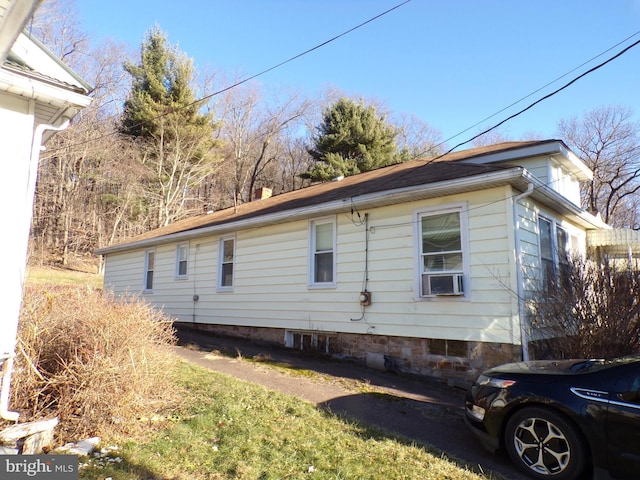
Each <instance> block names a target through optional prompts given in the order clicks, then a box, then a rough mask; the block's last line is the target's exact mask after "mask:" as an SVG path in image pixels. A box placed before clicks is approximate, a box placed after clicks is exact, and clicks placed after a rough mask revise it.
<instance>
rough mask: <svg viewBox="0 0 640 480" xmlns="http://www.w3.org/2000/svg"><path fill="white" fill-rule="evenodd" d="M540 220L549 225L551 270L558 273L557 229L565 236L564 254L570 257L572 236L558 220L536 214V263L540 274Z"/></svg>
mask: <svg viewBox="0 0 640 480" xmlns="http://www.w3.org/2000/svg"><path fill="white" fill-rule="evenodd" d="M540 219H542V220H545V221H546V222H549V223H550V224H551V250H552V252H551V260H553V268H554V269H555V271H556V272H558V271H559V268H560V259H559V258H558V229H562V230H564V232H565V233H566V235H567V244H566V245H565V250H566V252H567V253H568V254H569V255H571V254H572V253H575V252H573V250H572V246H571V242H572V238H573V237H572V235H571V231H570V230H569V228H568V227H567V225H565V224H563V222H562V221H560V220H558V219H557V218H554V217H552V216H551V215H545V214H543V213H538V216H537V218H536V231H537V234H538V262H539V267H538V268H540V271H541V272H542V268H543V265H542V242H541V241H540ZM540 278H541V279H542V275H540Z"/></svg>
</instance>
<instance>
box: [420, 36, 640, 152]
mask: <svg viewBox="0 0 640 480" xmlns="http://www.w3.org/2000/svg"><path fill="white" fill-rule="evenodd" d="M638 44H640V40H638V41H636V42H634V43H632V44H631V45H629V46H628V47H626V48H624V49H622V50H621V51H620V52H618V53H617V54H615V55H614V56H613V57H610V58H608V59H607V60H605V61H604V62H602V63H600V64H598V65H596V66H595V67H593V68H590V69H589V70H587V71H586V72H584V73H582V74H580V75H578V76H577V77H575V78H574V79H573V80H571V81H569V82H567V83H565V84H564V85H563V86H562V87H560V88H558V89H556V90H554V91H553V92H551V93H549V94H547V95H545V96H544V97H541V98H539V99H538V100H536V101H535V102H533V103H531V104H529V105H527V106H526V107H525V108H523V109H522V110H520V111H518V112H516V113H514V114H513V115H510V116H508V117H507V118H505V119H504V120H502V121H500V122H498V123H496V124H495V125H493V126H492V127H489V128H487V129H486V130H484V131H482V132H480V133H478V134H477V135H474V136H473V137H471V138H470V139H468V140H465V141H464V142H460V143H458V144H457V145H456V146H454V147H452V148H450V149H449V150H447V151H446V152H445V153H443V154H441V155H438V156H437V157H435V158H433V159H432V161H435V160H437V159H439V158H442V157H444V156H445V155H447V154H449V153H451V152H453V151H454V150H455V149H457V148H458V147H461V146H462V145H466V144H467V143H470V142H473V141H474V140H475V139H476V138H478V137H481V136H482V135H485V134H486V133H489V132H490V131H492V130H495V129H496V128H498V127H499V126H501V125H503V124H505V123H506V122H508V121H509V120H512V119H514V118H515V117H517V116H519V115H522V114H523V113H524V112H526V111H527V110H530V109H531V108H533V107H534V106H536V105H537V104H539V103H540V102H543V101H545V100H547V99H548V98H551V97H553V96H554V95H556V94H557V93H559V92H561V91H562V90H564V89H565V88H568V87H569V86H571V85H573V84H574V83H576V82H577V81H578V80H580V79H581V78H583V77H586V76H587V75H589V74H590V73H593V72H595V71H596V70H598V69H600V68H602V67H604V66H605V65H606V64H608V63H610V62H612V61H613V60H615V59H616V58H618V57H620V56H622V55H624V54H625V53H627V52H628V51H629V50H631V49H632V48H633V47H635V46H637V45H638Z"/></svg>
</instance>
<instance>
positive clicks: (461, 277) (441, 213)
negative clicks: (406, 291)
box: [417, 207, 468, 297]
mask: <svg viewBox="0 0 640 480" xmlns="http://www.w3.org/2000/svg"><path fill="white" fill-rule="evenodd" d="M417 217H418V218H417V229H418V232H417V233H418V243H419V267H418V268H419V273H420V275H419V281H418V283H419V291H420V296H421V297H438V296H464V295H465V292H466V291H467V290H468V286H467V285H465V278H466V275H465V274H466V265H465V262H466V260H465V258H466V252H465V249H466V214H465V213H464V211H463V209H462V207H456V208H452V209H447V210H437V211H428V212H420V213H418V215H417Z"/></svg>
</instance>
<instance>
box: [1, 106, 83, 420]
mask: <svg viewBox="0 0 640 480" xmlns="http://www.w3.org/2000/svg"><path fill="white" fill-rule="evenodd" d="M63 118H64V121H63V122H62V123H61V124H60V125H57V126H56V125H52V124H44V123H42V124H40V125H37V126H36V128H35V129H34V131H33V140H32V142H31V156H30V158H29V166H28V167H29V172H28V176H27V185H26V188H27V196H29V195H31V199H30V200H29V198H26V205H31V208H33V194H34V191H35V183H36V177H37V173H38V159H39V158H40V149H41V147H42V136H43V134H44V132H45V131H46V130H53V131H54V132H59V131H61V130H65V129H66V128H67V127H68V126H69V123H70V122H71V119H70V118H69V117H63ZM30 219H31V215H30V214H29V223H31V222H30ZM28 228H29V225H27V229H28ZM27 235H28V234H27ZM27 248H28V247H27V246H25V253H26V249H27ZM25 261H26V255H25ZM22 268H23V269H24V266H23V267H22ZM22 280H24V277H23V279H22ZM23 287H24V285H21V286H20V288H21V291H22V288H23ZM19 303H21V301H20V302H19ZM18 312H19V310H18ZM18 321H19V314H18V318H16V319H15V322H16V323H15V327H16V328H15V331H14V332H15V333H14V335H15V337H16V342H17V330H18ZM14 349H15V346H14ZM0 355H2V357H1V358H0V360H1V361H2V378H1V379H0V417H1V418H3V419H5V420H9V421H11V422H17V421H18V418H19V416H20V414H19V413H18V412H12V411H9V389H10V384H11V373H12V370H13V359H14V356H15V353H14V352H4V353H2V352H0Z"/></svg>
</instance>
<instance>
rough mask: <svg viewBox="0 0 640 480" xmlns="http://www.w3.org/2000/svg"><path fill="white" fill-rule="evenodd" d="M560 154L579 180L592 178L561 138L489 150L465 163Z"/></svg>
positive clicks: (497, 161) (588, 169) (465, 160)
mask: <svg viewBox="0 0 640 480" xmlns="http://www.w3.org/2000/svg"><path fill="white" fill-rule="evenodd" d="M544 155H546V156H550V157H554V156H557V155H559V156H561V157H564V158H565V159H567V160H568V161H569V163H570V164H571V166H572V167H573V169H572V172H573V173H575V174H577V175H579V180H582V181H587V180H591V179H592V178H593V172H592V171H591V169H590V168H589V167H588V166H587V165H586V164H585V163H584V162H583V161H582V160H581V159H580V157H578V156H577V155H576V154H575V153H573V152H572V151H571V150H570V149H569V147H567V145H566V144H565V143H564V142H563V141H562V140H545V141H541V142H538V143H534V144H532V145H526V146H517V147H513V148H511V149H505V150H501V151H498V152H489V153H483V154H481V155H477V156H475V157H471V158H465V159H464V162H465V163H475V164H483V163H500V162H506V161H513V160H517V159H520V158H529V157H538V156H544Z"/></svg>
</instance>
